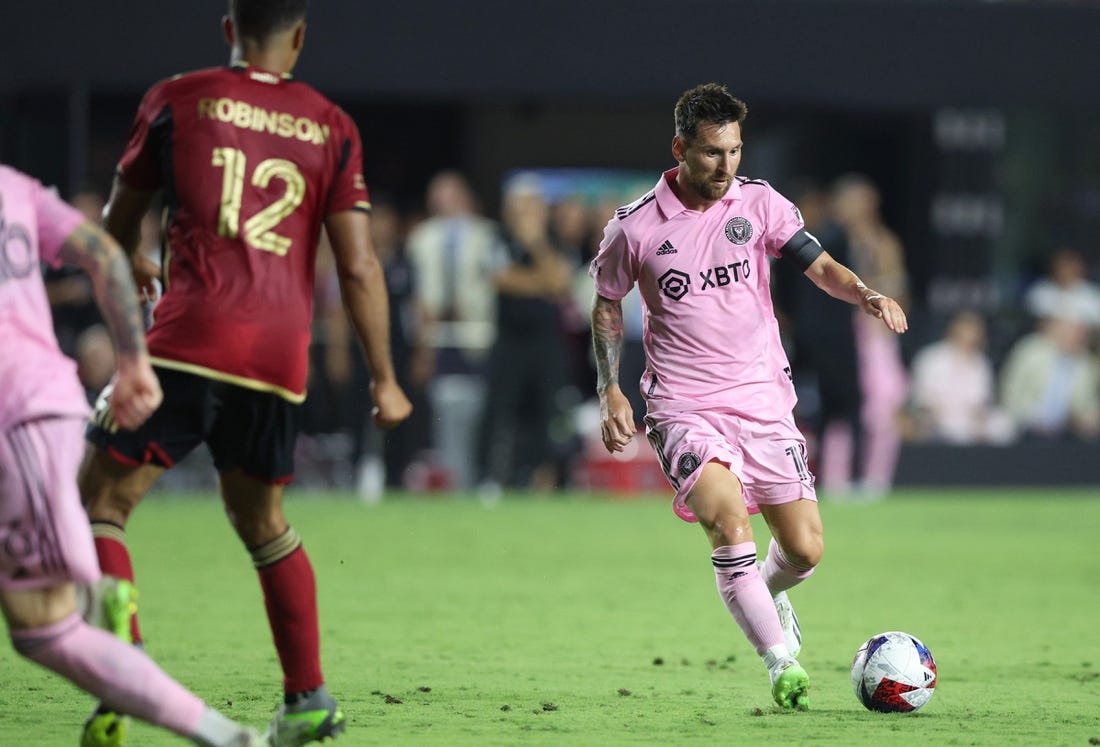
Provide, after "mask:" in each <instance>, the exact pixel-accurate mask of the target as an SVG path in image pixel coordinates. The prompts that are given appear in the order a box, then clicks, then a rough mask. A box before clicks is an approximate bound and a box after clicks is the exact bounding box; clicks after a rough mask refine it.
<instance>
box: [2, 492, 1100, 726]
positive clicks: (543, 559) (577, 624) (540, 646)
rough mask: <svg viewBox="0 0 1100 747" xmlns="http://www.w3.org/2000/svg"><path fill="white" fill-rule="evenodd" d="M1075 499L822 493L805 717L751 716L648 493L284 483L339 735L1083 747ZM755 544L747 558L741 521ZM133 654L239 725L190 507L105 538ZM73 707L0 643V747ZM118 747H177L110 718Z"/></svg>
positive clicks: (1088, 517) (253, 642)
mask: <svg viewBox="0 0 1100 747" xmlns="http://www.w3.org/2000/svg"><path fill="white" fill-rule="evenodd" d="M1098 498H1100V496H1098V495H1097V494H1096V491H1088V492H1085V491H1081V492H1066V491H1016V492H1011V491H968V492H961V491H949V490H943V491H925V492H915V491H914V492H904V493H899V494H898V495H896V496H895V497H894V498H892V499H890V500H888V501H886V502H883V503H879V504H874V505H866V506H856V505H843V504H841V505H834V504H829V503H825V504H823V506H822V513H823V516H824V520H825V530H826V553H825V561H824V562H823V563H822V565H821V566H820V568H819V570H818V573H817V574H816V575H815V576H814V577H813V578H812V579H811V580H810V581H809V582H808V583H806V584H805V585H804V586H802V587H799V588H798V589H797V590H796V591H795V592H793V593H792V600H793V601H794V603H795V606H796V609H797V610H798V613H799V617H800V619H801V622H802V629H803V634H804V647H803V653H802V656H801V657H800V659H801V661H802V663H803V665H804V666H805V667H806V669H807V670H808V671H809V672H810V676H811V683H812V691H811V692H812V710H811V711H810V712H808V713H790V712H787V713H784V712H780V711H779V710H777V709H776V708H775V707H774V706H773V705H772V703H771V699H770V695H769V688H768V682H767V675H766V673H765V671H764V669H763V667H762V665H761V664H760V663H759V660H758V659H757V658H756V656H755V655H754V654H753V652H752V650H751V649H750V648H749V646H748V644H747V642H746V641H745V640H744V639H743V637H742V636H741V634H740V632H739V631H738V630H737V629H736V627H735V625H734V623H733V622H732V620H730V619H729V616H728V614H727V612H726V610H725V608H724V607H723V605H722V603H721V602H720V601H719V599H718V597H717V594H716V592H715V589H714V578H713V574H712V571H711V566H710V561H709V557H708V556H709V550H708V547H707V544H706V542H705V540H704V537H703V533H702V532H701V531H700V530H699V529H698V528H697V527H693V526H688V525H686V524H683V523H682V522H680V521H679V520H678V519H676V518H675V517H674V516H673V514H672V512H671V511H670V510H669V508H668V504H667V501H666V500H664V499H656V498H652V499H644V500H637V501H607V500H599V499H594V498H586V497H585V496H575V497H571V498H568V499H566V498H558V497H555V498H546V497H541V498H540V497H531V496H522V497H515V498H510V499H505V500H504V501H503V502H502V503H500V504H498V505H497V506H495V507H492V508H487V507H485V506H482V505H481V504H480V503H478V502H477V501H475V500H454V499H451V500H444V499H430V498H419V499H409V498H401V499H395V500H392V501H388V502H386V503H383V504H382V505H380V506H376V507H368V506H364V505H361V504H359V503H357V502H355V501H354V500H352V499H351V498H347V497H341V496H327V497H326V496H316V495H306V494H292V497H291V498H290V500H289V502H288V513H289V515H290V517H291V520H292V521H293V523H294V524H295V526H296V527H297V528H298V530H299V532H300V533H301V534H302V535H303V537H304V538H305V542H306V547H307V549H308V550H309V552H310V555H311V557H312V559H313V563H314V566H315V569H316V571H317V577H318V584H319V595H320V603H321V624H322V637H323V657H324V661H325V666H326V675H327V678H328V683H329V688H330V690H331V691H332V692H333V694H334V695H336V697H337V698H338V699H339V700H340V702H341V704H342V706H343V708H344V710H345V712H346V713H347V714H348V717H349V723H350V726H349V729H348V731H347V733H346V735H345V736H344V738H342V739H341V740H340V742H339V743H340V744H345V745H348V747H352V746H354V745H541V744H547V745H603V744H621V745H635V744H663V745H681V744H700V745H702V744H708V745H710V744H728V745H765V744H767V745H804V744H808V745H1079V746H1081V747H1084V746H1086V745H1089V744H1098V743H1100V500H1098ZM757 531H758V534H757V542H758V545H759V546H760V547H762V548H763V547H765V546H766V545H765V534H764V530H763V528H762V525H760V526H758V529H757ZM129 537H130V543H131V547H132V551H133V555H134V562H135V565H136V568H137V572H138V583H139V587H140V588H141V590H142V600H141V601H142V622H143V628H144V632H145V636H146V639H147V643H148V648H149V651H150V652H151V654H152V655H153V656H154V657H155V658H157V659H158V660H159V661H160V662H161V664H162V665H164V667H165V668H166V669H167V670H168V671H170V672H171V673H173V674H174V675H175V676H176V677H178V678H179V679H180V680H182V681H183V682H184V683H186V684H187V685H189V686H190V687H192V688H193V689H194V690H195V691H196V692H198V693H199V694H200V695H201V696H202V697H204V698H205V699H207V701H208V702H210V703H212V704H215V705H217V706H219V707H221V708H222V709H223V710H225V711H226V712H227V713H229V714H231V715H233V716H234V717H236V718H238V719H241V720H243V721H245V722H249V723H252V724H255V725H257V726H260V725H262V724H264V723H265V722H266V720H267V719H268V717H269V715H270V713H271V711H272V709H273V708H274V706H275V705H276V702H277V699H278V697H279V691H280V674H279V670H278V665H277V662H276V659H275V654H274V650H273V648H272V645H271V643H270V634H269V632H268V630H267V626H266V622H265V619H264V616H263V608H262V600H261V597H260V592H259V587H258V584H257V582H256V578H255V574H254V572H253V571H252V569H251V566H250V564H249V561H248V557H247V555H246V554H245V553H244V551H243V550H242V549H241V547H240V546H239V544H238V543H237V541H236V539H235V537H234V536H233V535H232V534H231V532H230V530H229V528H228V525H227V523H226V521H225V518H224V516H223V514H222V511H221V508H220V504H219V503H218V502H217V501H215V500H214V499H212V498H210V497H204V498H199V499H195V498H190V499H182V498H180V497H177V496H168V495H155V496H151V497H150V498H149V499H148V500H147V501H146V503H145V505H144V506H143V507H142V508H141V509H140V510H139V511H138V513H137V514H136V515H135V518H134V519H133V521H132V523H131V527H130V532H129ZM893 629H900V630H905V631H908V632H910V633H913V634H914V635H917V636H918V637H920V638H922V639H923V640H924V642H925V643H926V644H928V645H929V647H930V648H931V649H932V652H933V654H934V655H935V657H936V661H937V664H938V667H939V673H940V679H939V685H938V687H937V692H936V696H935V697H934V698H933V699H932V701H931V703H930V704H929V705H928V706H927V707H926V708H925V709H924V710H923V711H921V712H920V713H917V714H912V715H908V716H905V715H882V714H874V713H870V712H867V711H865V710H864V709H863V708H862V707H861V706H860V705H859V703H858V702H857V701H856V699H855V697H854V696H853V694H852V691H851V686H850V684H849V675H848V668H849V664H850V662H851V658H852V655H853V654H854V653H855V650H856V648H857V647H858V646H859V645H860V644H861V643H862V642H863V640H864V639H866V638H867V637H869V636H870V635H872V634H874V633H878V632H881V631H884V630H893ZM90 706H91V699H90V698H89V697H87V696H85V695H84V694H83V693H81V692H79V691H77V690H76V689H75V688H73V687H72V686H70V685H68V684H67V683H65V682H63V681H62V680H60V679H59V678H57V677H54V676H53V675H49V674H47V673H45V672H43V671H42V670H39V669H37V668H35V667H33V666H32V665H30V664H28V663H26V662H24V661H23V660H21V659H19V658H18V657H16V656H15V655H14V653H13V652H11V650H10V648H6V649H5V650H4V652H3V653H2V654H0V744H4V745H9V744H10V745H35V746H36V747H38V746H41V747H53V746H54V745H58V746H61V745H64V746H71V745H75V744H77V741H78V733H79V729H80V725H81V723H82V721H83V719H84V717H85V715H86V713H87V712H88V710H89V708H90ZM131 735H132V736H131V740H130V744H132V745H135V746H140V747H146V746H149V747H156V746H157V745H175V744H182V741H181V740H177V739H174V738H173V737H171V736H169V735H167V734H163V733H161V732H159V731H158V730H155V729H152V728H149V727H145V726H143V725H135V727H134V729H133V730H132V732H131Z"/></svg>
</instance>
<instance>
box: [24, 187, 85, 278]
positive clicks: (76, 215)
mask: <svg viewBox="0 0 1100 747" xmlns="http://www.w3.org/2000/svg"><path fill="white" fill-rule="evenodd" d="M34 202H35V206H34V207H35V210H34V212H35V215H36V216H37V219H38V255H39V258H40V259H41V260H42V261H43V262H46V263H48V264H49V265H50V266H52V267H59V266H60V265H61V258H60V257H59V256H58V255H59V254H60V252H61V245H62V244H64V243H65V239H67V238H68V237H69V235H70V234H71V233H72V232H73V231H75V230H76V227H77V226H79V225H80V224H81V223H83V222H84V216H83V215H82V214H81V212H80V211H79V210H77V209H76V208H74V207H73V206H72V205H69V204H68V203H67V202H65V201H64V200H62V199H61V198H60V197H58V195H57V191H56V190H54V189H47V188H45V187H43V186H42V185H41V184H39V183H38V182H35V183H34Z"/></svg>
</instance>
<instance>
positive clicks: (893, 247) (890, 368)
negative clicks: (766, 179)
mask: <svg viewBox="0 0 1100 747" xmlns="http://www.w3.org/2000/svg"><path fill="white" fill-rule="evenodd" d="M832 195H833V200H832V204H833V213H834V215H835V217H836V220H837V222H838V223H839V224H840V225H841V227H842V228H843V229H844V233H845V235H846V236H847V238H848V247H849V249H850V251H851V265H850V266H851V268H852V270H854V271H855V273H856V274H857V275H859V276H860V278H861V279H862V280H863V282H864V283H866V284H867V285H868V286H869V287H872V288H875V289H876V290H877V291H878V292H880V293H884V294H886V295H887V296H889V297H891V298H894V299H896V300H897V301H898V303H900V304H902V306H907V305H908V302H907V300H908V291H909V280H908V277H907V275H906V271H905V261H904V255H903V251H902V245H901V242H900V241H899V240H898V237H897V236H896V235H895V234H894V232H893V231H891V230H890V228H889V227H887V225H886V224H885V222H884V221H883V219H882V216H881V215H880V213H879V192H878V189H877V188H876V187H875V185H874V184H873V183H872V182H871V181H870V180H869V179H868V178H867V177H865V176H862V175H859V174H849V175H847V176H843V177H841V178H840V179H838V180H837V182H836V184H835V185H834V186H833V190H832ZM855 325H856V356H857V361H858V363H859V373H860V376H859V384H860V392H861V395H862V404H861V406H860V424H861V425H862V436H863V440H862V445H861V453H862V457H863V458H862V469H861V478H862V480H861V481H862V484H861V486H860V487H861V489H862V492H864V493H865V494H866V495H867V496H869V497H875V496H879V495H882V494H883V493H885V492H888V491H889V490H890V487H891V486H892V485H893V481H894V468H895V467H896V466H897V460H898V452H899V450H900V448H901V432H900V428H899V425H900V424H899V422H898V420H899V414H900V412H901V408H902V406H903V405H904V404H905V399H906V396H907V389H908V381H907V376H906V372H905V365H904V363H903V362H902V359H901V346H900V343H899V340H898V337H897V335H894V334H892V333H891V332H890V331H889V330H888V329H886V327H885V326H883V325H882V324H881V323H880V322H879V321H878V320H877V319H875V318H874V317H872V316H868V315H867V314H864V313H862V312H861V311H857V312H856V313H855Z"/></svg>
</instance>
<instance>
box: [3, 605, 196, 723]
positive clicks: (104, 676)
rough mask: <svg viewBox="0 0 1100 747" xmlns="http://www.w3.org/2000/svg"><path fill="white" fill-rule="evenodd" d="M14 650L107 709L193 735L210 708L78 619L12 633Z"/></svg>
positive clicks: (136, 653) (131, 648)
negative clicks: (99, 701)
mask: <svg viewBox="0 0 1100 747" xmlns="http://www.w3.org/2000/svg"><path fill="white" fill-rule="evenodd" d="M11 639H12V644H13V645H14V646H15V650H16V651H18V652H19V653H20V654H22V655H23V656H25V657H27V658H28V659H30V660H32V661H34V662H36V663H38V664H41V665H42V666H44V667H46V668H47V669H52V670H53V671H55V672H57V673H58V674H60V675H61V676H63V677H65V678H67V679H68V680H70V681H71V682H73V683H74V684H75V685H76V686H77V687H80V688H81V689H83V690H86V691H87V692H89V693H91V694H92V695H94V696H96V697H97V698H99V699H100V700H101V701H103V703H104V704H106V705H108V706H110V707H111V708H113V709H115V710H117V711H119V712H120V713H128V714H130V715H131V716H136V717H137V718H140V719H142V720H143V721H148V722H150V723H153V724H156V725H157V726H163V727H164V728H166V729H170V730H172V731H174V732H175V733H176V734H179V735H180V736H184V737H191V736H192V735H194V734H195V732H196V730H197V729H198V726H199V721H200V720H201V719H202V716H203V711H205V710H206V705H205V704H204V703H203V702H202V701H201V700H199V698H198V697H196V696H195V695H193V694H192V693H191V692H190V691H188V690H187V689H186V688H184V687H183V685H181V684H179V683H178V682H176V681H175V680H173V679H172V678H171V677H169V676H168V675H167V674H165V673H164V672H163V671H162V670H161V669H160V668H159V667H158V666H157V665H156V664H154V663H153V660H152V659H150V658H149V657H148V656H146V655H145V654H144V653H143V652H142V651H141V650H140V649H138V648H135V647H134V646H131V645H129V644H126V643H123V642H122V641H121V640H119V639H118V638H115V637H114V636H113V635H111V634H109V633H107V632H105V631H102V630H99V629H97V628H93V627H91V626H90V625H88V624H87V623H85V622H84V621H83V620H82V619H80V615H78V614H75V613H74V614H73V615H71V616H69V617H67V618H65V619H64V620H62V621H61V622H58V623H54V624H53V625H49V626H46V627H44V628H35V629H34V630H18V631H12V634H11Z"/></svg>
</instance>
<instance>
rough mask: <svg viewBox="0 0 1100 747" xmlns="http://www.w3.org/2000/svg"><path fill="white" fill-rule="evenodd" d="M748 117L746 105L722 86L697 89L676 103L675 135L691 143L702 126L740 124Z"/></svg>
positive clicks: (696, 87) (698, 87)
mask: <svg viewBox="0 0 1100 747" xmlns="http://www.w3.org/2000/svg"><path fill="white" fill-rule="evenodd" d="M748 113H749V107H747V106H745V102H744V101H742V100H741V99H739V98H737V97H736V96H734V95H733V94H732V93H730V92H729V90H728V89H727V88H726V87H725V86H723V85H722V84H721V83H704V84H702V85H700V86H695V88H692V89H690V90H688V91H684V95H683V96H681V97H680V100H679V101H677V102H676V111H675V118H676V134H677V135H679V136H680V137H682V138H683V139H684V140H685V141H687V142H691V140H692V138H694V137H695V134H696V133H697V132H698V131H699V125H701V124H708V123H709V124H726V123H728V122H737V123H738V124H741V123H742V122H744V121H745V117H746V116H747V115H748Z"/></svg>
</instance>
